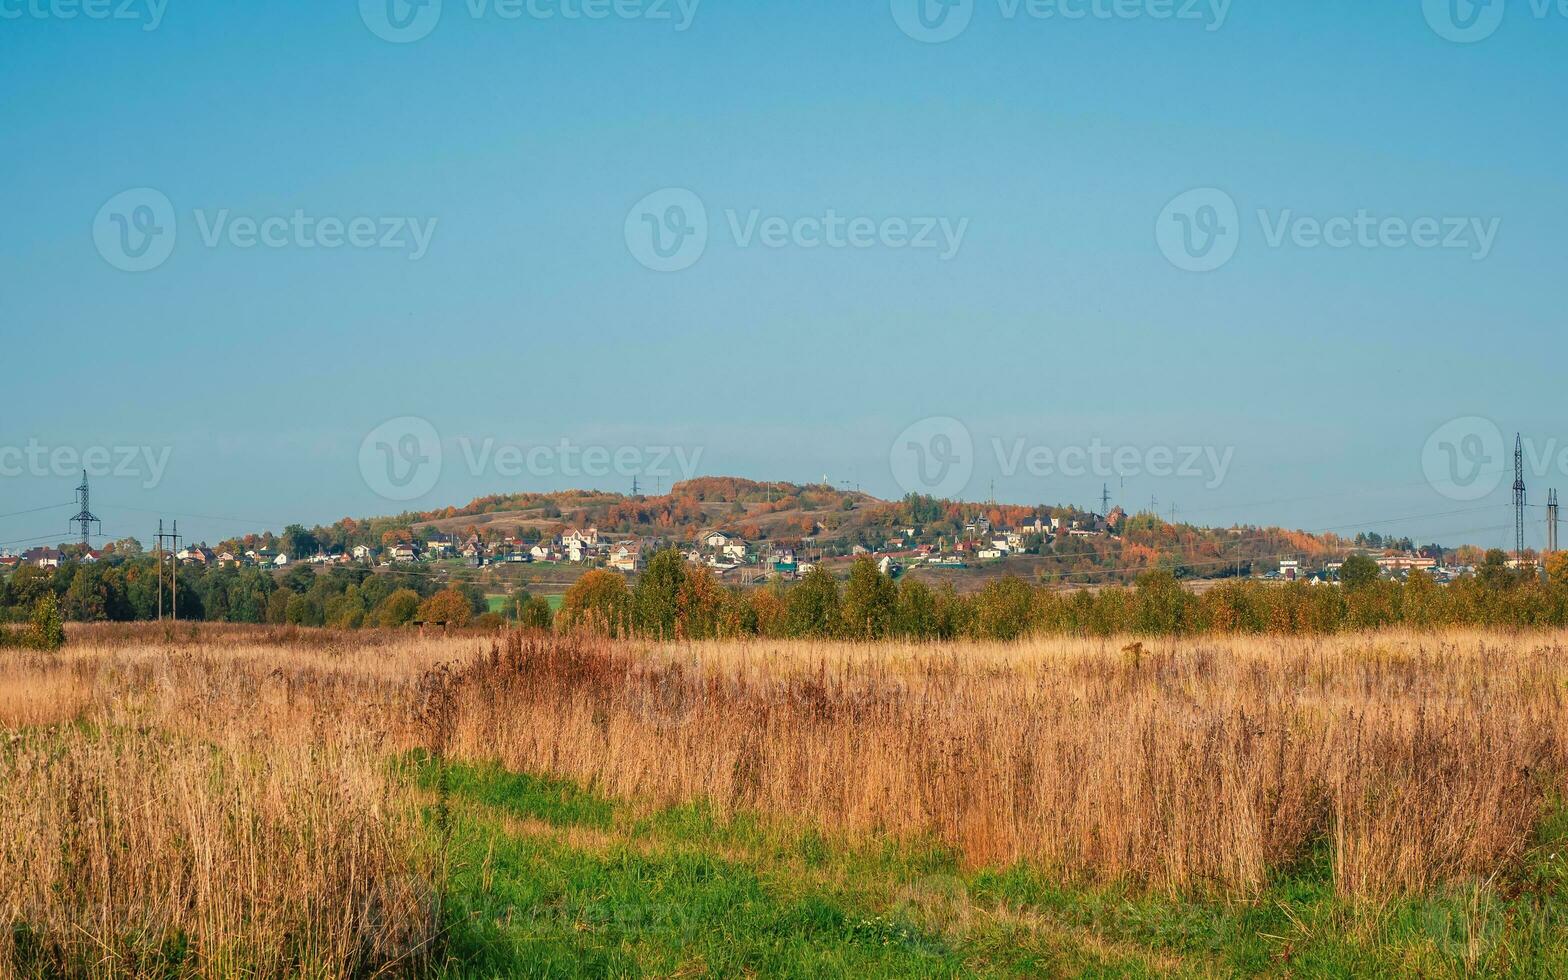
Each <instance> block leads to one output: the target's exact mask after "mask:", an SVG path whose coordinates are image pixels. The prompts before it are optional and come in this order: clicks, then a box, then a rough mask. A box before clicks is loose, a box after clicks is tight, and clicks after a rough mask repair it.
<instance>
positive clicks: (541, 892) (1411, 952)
mask: <svg viewBox="0 0 1568 980" xmlns="http://www.w3.org/2000/svg"><path fill="white" fill-rule="evenodd" d="M407 772H408V773H410V774H411V776H412V778H414V779H416V780H418V782H419V783H420V784H421V785H422V786H425V787H426V788H429V789H436V788H437V787H438V786H439V785H440V783H441V778H440V776H439V775H438V772H437V770H436V768H435V767H434V766H433V765H432V764H431V763H430V762H429V760H427V759H423V758H420V757H414V758H413V759H412V760H411V761H410V764H409V766H408V769H407ZM445 783H446V786H447V792H448V796H447V799H448V803H449V810H450V814H451V818H450V824H449V826H450V832H451V839H450V845H449V846H450V848H451V850H450V852H449V853H450V857H451V866H452V877H451V880H450V889H449V893H448V894H449V905H448V914H449V917H450V920H451V923H452V928H451V930H450V933H449V936H450V947H449V949H448V953H447V956H448V958H447V961H446V966H445V968H444V973H445V975H446V976H451V977H458V976H464V977H466V976H485V977H489V976H509V977H510V976H522V977H533V976H537V977H578V976H581V977H636V976H672V975H677V976H692V977H697V976H715V977H749V976H757V977H762V976H766V977H1038V976H1105V977H1113V976H1114V977H1163V976H1194V977H1200V976H1257V975H1267V976H1282V977H1283V976H1291V977H1344V976H1374V977H1377V976H1385V977H1399V976H1422V977H1463V976H1514V977H1534V976H1564V975H1568V916H1565V913H1568V891H1565V889H1568V810H1558V811H1556V812H1554V814H1553V816H1552V817H1551V818H1550V819H1549V820H1547V821H1546V822H1545V823H1544V824H1543V826H1542V829H1541V833H1540V835H1539V839H1538V840H1537V842H1536V844H1535V846H1534V847H1532V849H1531V850H1530V852H1529V854H1528V855H1526V857H1525V859H1524V861H1523V862H1522V867H1521V868H1520V869H1519V871H1518V873H1517V874H1516V875H1515V876H1514V877H1512V878H1510V879H1509V880H1508V881H1506V882H1505V881H1501V880H1499V881H1494V882H1492V883H1491V884H1490V885H1486V886H1483V884H1482V883H1474V884H1471V885H1465V886H1462V887H1454V888H1450V889H1448V890H1445V891H1443V892H1440V893H1436V894H1432V895H1427V896H1421V897H1418V898H1412V899H1406V900H1401V901H1398V902H1393V903H1390V904H1388V905H1385V906H1382V907H1363V906H1358V905H1356V904H1354V903H1350V902H1347V901H1345V900H1343V899H1342V898H1340V897H1339V896H1338V895H1337V894H1336V892H1335V890H1334V887H1333V876H1332V855H1331V853H1330V852H1329V851H1328V849H1327V848H1326V847H1323V848H1319V849H1318V850H1316V851H1315V852H1313V853H1312V854H1311V855H1310V856H1309V857H1308V858H1307V859H1306V860H1304V861H1303V862H1302V863H1301V865H1300V866H1299V867H1296V868H1292V869H1290V870H1289V871H1288V872H1281V873H1280V874H1279V875H1277V876H1276V878H1275V879H1274V880H1273V881H1271V882H1270V883H1269V885H1268V886H1267V887H1266V888H1265V889H1263V890H1262V891H1261V892H1260V893H1259V894H1257V895H1253V896H1249V897H1246V898H1236V897H1226V896H1223V895H1219V894H1214V895H1183V896H1173V895H1166V894H1151V893H1149V892H1148V891H1146V890H1139V889H1136V888H1133V887H1129V886H1107V885H1103V884H1100V885H1096V884H1092V883H1077V884H1064V883H1063V882H1062V881H1061V879H1060V878H1059V877H1058V876H1053V875H1049V874H1046V873H1044V872H1042V871H1040V870H1038V869H1032V868H1028V867H1023V866H1019V867H1012V868H1000V869H984V870H969V869H965V868H964V867H962V865H961V864H960V862H959V861H958V860H957V858H956V856H955V855H954V854H953V853H952V852H951V851H949V850H948V849H946V848H944V847H942V846H940V845H938V844H935V843H930V842H924V843H922V842H919V841H892V840H872V841H859V842H850V841H844V840H836V839H833V838H831V837H828V836H825V835H823V834H821V833H820V832H819V831H817V830H816V829H814V828H812V827H809V826H805V825H801V824H799V823H794V822H790V821H785V820H778V819H773V818H765V817H761V816H758V815H756V814H739V815H735V816H726V815H723V814H721V813H719V812H718V811H717V810H715V809H714V808H713V807H711V806H709V805H708V804H706V803H702V802H697V803H689V804H685V805H681V806H676V807H668V808H649V807H646V806H638V805H634V804H632V803H629V802H626V801H619V800H613V799H609V798H606V797H604V796H603V795H601V794H598V793H596V792H594V791H593V790H592V789H591V788H588V787H583V786H580V785H577V784H575V783H572V782H570V781H566V780H560V779H551V778H544V777H539V776H533V775H525V774H518V773H510V772H507V771H505V770H503V769H501V768H499V767H496V766H492V765H481V766H467V765H451V766H449V767H448V768H447V771H446V773H445Z"/></svg>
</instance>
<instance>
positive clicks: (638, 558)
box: [610, 542, 642, 572]
mask: <svg viewBox="0 0 1568 980" xmlns="http://www.w3.org/2000/svg"><path fill="white" fill-rule="evenodd" d="M610 567H611V568H613V569H615V570H616V571H620V572H635V571H636V570H637V569H639V568H641V567H642V548H641V546H639V545H636V544H632V543H629V542H628V543H626V544H618V545H616V546H615V547H613V548H611V549H610Z"/></svg>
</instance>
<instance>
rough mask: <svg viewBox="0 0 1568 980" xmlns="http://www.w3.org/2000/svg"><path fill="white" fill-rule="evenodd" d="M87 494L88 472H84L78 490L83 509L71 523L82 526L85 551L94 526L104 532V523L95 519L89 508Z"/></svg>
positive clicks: (77, 495) (77, 494)
mask: <svg viewBox="0 0 1568 980" xmlns="http://www.w3.org/2000/svg"><path fill="white" fill-rule="evenodd" d="M87 494H88V488H87V471H86V470H82V485H81V486H79V487H77V488H76V502H77V503H78V504H79V505H80V506H81V508H82V509H81V512H80V513H78V514H77V515H76V516H75V517H73V518H71V523H72V524H80V525H81V526H82V548H83V549H86V548H87V546H88V542H87V539H88V537H89V536H90V535H91V534H92V526H93V525H94V524H96V525H98V529H99V530H100V531H101V530H103V521H100V520H99V519H98V518H96V517H94V516H93V512H92V509H91V508H90V507H88V506H87Z"/></svg>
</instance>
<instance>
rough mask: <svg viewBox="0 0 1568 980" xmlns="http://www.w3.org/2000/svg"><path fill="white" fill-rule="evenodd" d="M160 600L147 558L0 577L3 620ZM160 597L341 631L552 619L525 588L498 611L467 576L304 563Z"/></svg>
mask: <svg viewBox="0 0 1568 980" xmlns="http://www.w3.org/2000/svg"><path fill="white" fill-rule="evenodd" d="M159 601H160V600H159V584H158V568H157V565H156V563H155V561H154V560H153V559H152V558H150V557H146V556H138V557H134V558H129V559H126V560H123V561H116V562H97V563H89V562H65V563H63V564H61V565H60V567H58V568H53V569H49V568H38V567H34V566H25V567H22V568H19V569H17V570H16V571H14V572H13V573H11V574H10V575H9V576H7V577H6V578H5V579H3V580H0V624H19V623H28V622H30V621H31V620H32V618H33V617H34V615H35V613H36V612H37V610H38V609H39V607H40V605H41V604H47V605H49V606H51V607H52V608H53V609H54V610H55V613H54V615H55V616H56V617H57V618H64V619H65V620H68V621H72V622H135V621H146V620H153V619H157V618H158V604H159ZM162 603H163V609H164V615H166V616H167V615H170V614H171V612H172V611H173V610H175V609H177V610H178V613H179V618H180V619H182V620H204V621H208V622H223V623H258V624H275V625H294V626H329V627H334V628H338V629H358V628H361V627H398V626H406V625H409V624H412V623H440V624H444V625H453V626H465V625H468V624H470V623H472V622H475V621H479V620H485V619H486V617H493V618H492V619H491V620H487V622H489V623H490V624H491V625H501V623H502V622H504V620H505V619H507V618H512V619H519V618H521V619H523V620H524V622H526V623H527V624H528V625H531V626H548V625H549V616H550V606H549V603H548V602H547V601H545V600H544V599H542V598H539V597H535V596H531V595H529V593H528V592H527V591H526V590H518V591H517V592H515V593H513V594H512V595H511V596H509V597H508V601H507V602H506V603H505V606H504V608H505V614H493V613H490V612H489V604H488V603H489V600H488V599H487V597H486V595H485V593H484V591H483V590H482V589H480V588H479V587H478V586H476V585H473V584H471V583H454V584H443V583H438V582H435V581H432V580H431V579H430V578H428V577H426V576H416V575H406V576H405V575H398V574H376V573H375V572H373V571H372V570H371V569H368V568H361V567H334V568H330V569H328V570H326V571H324V572H321V573H318V572H317V571H316V570H315V569H314V568H312V567H310V566H307V565H295V566H293V567H291V568H290V569H289V570H288V571H287V572H285V573H283V574H282V575H277V574H275V573H273V572H272V571H271V570H268V569H263V568H201V567H197V566H192V567H186V568H181V569H180V571H179V575H178V594H177V595H176V594H174V593H173V589H172V587H171V585H170V581H169V576H168V573H167V571H165V573H164V580H163V585H162ZM14 632H16V631H15V630H11V631H8V633H14Z"/></svg>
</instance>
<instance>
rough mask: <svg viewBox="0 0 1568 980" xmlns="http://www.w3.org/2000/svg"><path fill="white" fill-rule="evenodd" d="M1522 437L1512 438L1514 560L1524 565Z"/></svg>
mask: <svg viewBox="0 0 1568 980" xmlns="http://www.w3.org/2000/svg"><path fill="white" fill-rule="evenodd" d="M1525 496H1526V495H1525V488H1524V436H1523V435H1516V436H1514V558H1515V559H1516V560H1517V561H1518V562H1519V563H1520V564H1521V565H1523V564H1524V507H1525Z"/></svg>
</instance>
